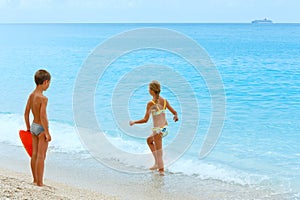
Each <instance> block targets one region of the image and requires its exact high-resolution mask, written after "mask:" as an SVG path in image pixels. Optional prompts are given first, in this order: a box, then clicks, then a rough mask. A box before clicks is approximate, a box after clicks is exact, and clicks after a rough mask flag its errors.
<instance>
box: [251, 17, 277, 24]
mask: <svg viewBox="0 0 300 200" xmlns="http://www.w3.org/2000/svg"><path fill="white" fill-rule="evenodd" d="M251 23H252V24H271V23H273V22H272V20H269V19H267V18H265V19H257V20H254V21H252V22H251Z"/></svg>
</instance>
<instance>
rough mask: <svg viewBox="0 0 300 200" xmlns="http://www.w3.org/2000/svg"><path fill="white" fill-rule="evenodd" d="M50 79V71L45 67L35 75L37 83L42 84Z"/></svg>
mask: <svg viewBox="0 0 300 200" xmlns="http://www.w3.org/2000/svg"><path fill="white" fill-rule="evenodd" d="M50 79H51V75H50V73H49V72H47V71H46V70H44V69H40V70H38V71H37V72H36V73H35V75H34V81H35V83H36V85H41V84H43V83H44V81H46V80H48V81H50Z"/></svg>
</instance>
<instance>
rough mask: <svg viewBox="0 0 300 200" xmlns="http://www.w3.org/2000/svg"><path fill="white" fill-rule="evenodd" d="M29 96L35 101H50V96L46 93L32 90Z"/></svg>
mask: <svg viewBox="0 0 300 200" xmlns="http://www.w3.org/2000/svg"><path fill="white" fill-rule="evenodd" d="M29 98H30V99H32V100H33V101H48V98H47V97H46V96H45V95H43V94H39V93H36V92H32V93H31V94H30V96H29Z"/></svg>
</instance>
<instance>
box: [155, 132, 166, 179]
mask: <svg viewBox="0 0 300 200" xmlns="http://www.w3.org/2000/svg"><path fill="white" fill-rule="evenodd" d="M154 143H155V148H156V159H157V167H158V169H159V173H160V175H164V161H163V150H162V134H156V135H155V136H154Z"/></svg>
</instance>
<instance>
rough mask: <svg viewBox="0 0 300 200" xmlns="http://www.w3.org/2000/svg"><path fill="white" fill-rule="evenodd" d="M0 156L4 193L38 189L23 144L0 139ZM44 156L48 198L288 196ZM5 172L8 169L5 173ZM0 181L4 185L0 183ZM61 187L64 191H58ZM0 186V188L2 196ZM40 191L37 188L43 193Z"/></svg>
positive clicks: (75, 158) (77, 158) (67, 156)
mask: <svg viewBox="0 0 300 200" xmlns="http://www.w3.org/2000/svg"><path fill="white" fill-rule="evenodd" d="M0 156H1V158H2V159H3V160H4V161H5V162H1V163H0V177H1V180H8V181H12V182H13V187H11V188H10V190H9V191H14V190H16V191H18V190H19V189H21V191H23V192H25V193H26V192H33V191H38V192H40V191H39V190H40V188H38V187H36V186H33V185H32V184H31V181H32V180H31V173H30V168H29V157H28V156H27V155H26V153H25V150H24V149H23V147H16V146H10V145H7V144H2V143H0ZM47 156H48V157H47V158H46V164H45V176H44V180H45V181H44V182H45V185H49V186H50V187H51V188H55V189H54V190H52V189H50V190H49V191H48V190H47V189H46V190H45V191H46V193H47V194H49V195H52V196H53V195H54V196H55V195H56V196H62V199H64V198H65V199H68V198H71V199H82V198H80V196H78V195H75V197H74V196H72V195H73V194H72V192H71V193H68V192H66V193H64V192H63V191H64V190H66V191H74V192H73V193H74V194H75V193H77V194H82V195H86V196H87V195H91V197H90V196H88V198H84V199H93V197H95V196H97V195H99V196H97V197H96V199H122V200H127V199H128V200H129V199H130V200H132V199H145V200H147V199H149V200H150V199H164V200H173V199H189V200H193V199H195V200H196V199H197V200H201V199H203V200H204V199H211V200H213V199H245V200H246V199H270V200H271V199H272V200H276V199H278V200H283V199H291V198H290V196H288V195H287V196H285V194H282V193H280V192H278V191H274V190H271V189H268V188H263V187H253V186H249V185H239V184H234V183H226V182H222V181H219V180H202V179H200V178H197V177H191V176H186V175H183V174H173V173H169V172H166V175H165V176H164V177H161V176H159V174H158V173H153V172H149V173H145V174H130V173H121V172H118V171H115V170H112V169H110V168H108V167H106V166H103V165H102V164H101V163H99V162H98V161H96V160H95V159H93V158H92V157H87V158H85V159H83V158H80V156H79V155H76V154H74V155H73V154H64V153H55V152H48V155H47ZM1 169H4V171H3V170H1ZM5 169H8V170H5ZM6 171H10V172H11V173H8V176H7V175H6ZM18 174H21V176H18ZM15 177H16V178H15ZM1 185H4V184H2V182H1ZM61 185H62V187H61ZM18 188H19V189H18ZM61 188H66V189H62V190H63V191H61ZM3 190H4V189H3V188H1V190H0V192H1V194H2V193H3ZM45 191H44V189H42V193H43V192H45ZM69 195H70V196H69ZM1 196H2V195H1ZM72 197H74V198H72Z"/></svg>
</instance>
